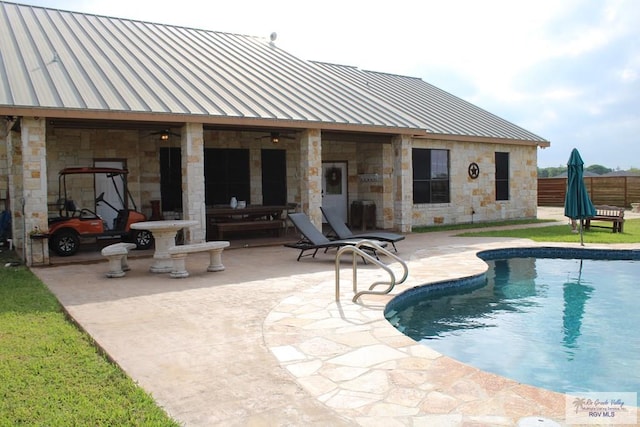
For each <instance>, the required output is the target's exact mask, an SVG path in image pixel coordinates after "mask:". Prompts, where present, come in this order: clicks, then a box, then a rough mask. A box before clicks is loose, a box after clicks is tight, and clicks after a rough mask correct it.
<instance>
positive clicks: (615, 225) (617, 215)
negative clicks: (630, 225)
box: [582, 205, 624, 233]
mask: <svg viewBox="0 0 640 427" xmlns="http://www.w3.org/2000/svg"><path fill="white" fill-rule="evenodd" d="M595 208H596V215H595V216H592V217H591V218H585V219H583V220H582V226H583V227H584V229H585V230H588V229H589V228H591V227H600V228H612V229H613V232H614V233H622V230H623V228H624V208H618V207H616V206H605V205H603V206H595ZM591 221H609V222H611V227H608V226H606V225H592V224H591Z"/></svg>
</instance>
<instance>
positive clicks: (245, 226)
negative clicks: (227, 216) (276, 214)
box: [211, 219, 285, 240]
mask: <svg viewBox="0 0 640 427" xmlns="http://www.w3.org/2000/svg"><path fill="white" fill-rule="evenodd" d="M211 226H212V227H214V228H215V230H216V234H215V236H216V239H219V240H222V239H223V238H224V233H225V232H229V231H258V230H275V231H276V232H277V233H278V235H280V233H281V232H282V230H283V229H284V226H285V223H284V220H282V219H272V220H256V221H230V222H214V223H211Z"/></svg>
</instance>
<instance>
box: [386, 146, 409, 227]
mask: <svg viewBox="0 0 640 427" xmlns="http://www.w3.org/2000/svg"><path fill="white" fill-rule="evenodd" d="M391 145H392V147H393V159H394V166H393V194H394V209H393V210H394V229H396V230H399V231H400V232H403V233H408V232H410V231H411V225H412V213H413V173H412V171H413V169H412V168H413V166H412V163H411V145H412V144H411V137H410V136H408V135H397V136H395V137H394V138H393V140H392V142H391Z"/></svg>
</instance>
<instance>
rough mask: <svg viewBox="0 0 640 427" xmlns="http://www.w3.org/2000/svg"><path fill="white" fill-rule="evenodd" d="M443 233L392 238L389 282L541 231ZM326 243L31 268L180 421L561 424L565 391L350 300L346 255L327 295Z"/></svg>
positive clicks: (544, 213)
mask: <svg viewBox="0 0 640 427" xmlns="http://www.w3.org/2000/svg"><path fill="white" fill-rule="evenodd" d="M632 215H633V214H630V215H629V217H632ZM635 215H636V216H637V217H640V214H635ZM539 217H540V218H553V219H558V220H559V221H564V223H566V219H563V218H562V212H561V210H559V209H548V208H545V209H540V210H539ZM452 234H454V233H452V232H436V233H425V234H410V235H408V236H407V238H406V240H404V241H402V242H400V243H399V244H398V248H399V256H400V257H401V258H403V259H404V260H405V261H406V262H407V263H408V265H409V278H408V280H407V282H406V283H404V284H402V285H400V286H398V287H397V288H396V289H395V290H394V291H393V292H392V294H397V293H399V292H402V291H403V290H406V289H408V288H410V287H413V286H416V285H420V284H424V283H428V282H433V281H440V280H445V279H452V278H457V277H465V276H469V275H474V274H478V273H481V272H483V271H484V269H485V264H484V262H482V261H481V260H479V259H478V258H477V257H476V256H475V253H476V252H477V251H479V250H483V249H489V248H501V247H521V246H535V245H537V244H535V243H533V242H531V241H528V240H512V239H496V238H492V239H488V238H461V237H452ZM546 246H549V245H548V244H546ZM563 246H575V247H579V243H576V244H574V245H563ZM619 247H621V248H622V247H623V246H619ZM624 247H625V248H629V247H632V248H635V249H640V244H636V245H624ZM334 255H335V251H334V252H330V253H328V254H318V256H317V257H316V258H315V259H312V258H303V259H302V260H301V261H300V262H296V260H295V259H296V256H297V253H296V252H295V251H294V250H292V249H289V248H285V247H283V246H282V245H278V246H265V247H251V246H250V247H238V246H236V248H235V249H229V250H225V251H224V253H223V263H224V265H225V266H226V270H225V271H223V272H216V273H207V272H206V271H205V269H206V266H207V264H208V255H207V254H191V255H190V256H189V257H188V258H187V267H188V270H189V272H190V273H191V276H190V277H189V278H187V279H172V278H170V277H169V275H168V274H167V275H161V274H152V273H150V272H149V271H148V270H149V266H150V264H151V258H150V256H145V257H138V258H132V259H130V260H129V265H130V266H131V271H129V272H127V275H126V276H125V277H123V278H118V279H108V278H106V277H105V273H106V271H107V262H106V261H105V260H98V261H95V262H84V263H72V264H66V265H61V264H58V265H55V266H53V267H42V268H34V269H33V271H34V272H35V273H36V274H37V275H38V276H39V277H40V278H41V279H42V280H43V282H45V283H46V284H47V286H48V287H49V288H50V289H51V291H52V292H53V293H54V294H55V295H56V296H57V298H58V299H59V300H60V302H61V303H62V304H63V305H64V307H65V309H66V310H67V311H68V313H69V314H70V315H71V316H72V317H73V318H74V319H75V321H76V322H77V323H78V324H79V325H80V326H81V327H82V328H84V329H85V330H86V331H87V332H88V333H89V334H90V335H91V336H92V337H93V338H94V339H95V341H96V342H97V344H98V345H99V346H100V347H101V348H102V349H104V351H105V352H106V353H107V354H108V355H109V356H110V357H111V358H112V359H113V360H114V361H115V362H117V363H118V364H119V365H120V366H121V367H122V369H124V370H125V371H126V372H127V373H128V374H129V375H130V376H131V378H133V379H134V380H135V381H136V382H137V383H138V384H139V385H140V386H141V387H142V388H144V389H145V390H146V391H148V392H149V393H150V394H151V395H152V396H153V397H154V398H155V400H156V401H157V402H158V404H159V405H160V406H162V407H163V408H164V409H165V410H166V411H167V412H168V413H169V415H170V416H172V417H173V418H175V419H176V420H177V421H178V422H180V423H181V424H184V425H186V426H212V425H225V426H281V425H318V426H319V425H323V426H324V425H331V426H339V425H345V426H346V425H361V426H416V425H425V426H427V425H428V426H431V425H434V426H435V425H437V426H472V425H473V426H502V425H503V426H512V425H516V424H517V423H518V420H520V419H522V418H524V417H530V416H540V417H544V418H547V419H551V420H554V421H556V422H558V423H560V424H563V420H564V417H565V415H564V414H565V398H564V396H563V395H560V394H557V393H553V392H550V391H547V390H542V389H538V388H535V387H531V386H527V385H523V384H519V383H516V382H514V381H511V380H508V379H505V378H502V377H499V376H496V375H492V374H488V373H485V372H482V371H480V370H478V369H476V368H473V367H470V366H468V365H464V364H462V363H459V362H457V361H455V360H452V359H450V358H447V357H445V356H442V355H441V354H439V353H436V352H435V351H432V350H430V349H429V348H427V347H424V346H421V345H418V344H416V343H415V342H413V341H412V340H411V339H409V338H407V337H405V336H404V335H402V334H400V333H399V332H398V331H396V330H395V329H394V328H393V327H392V326H391V325H390V324H389V323H388V322H387V321H386V320H385V319H384V316H383V309H384V305H385V303H386V301H388V299H389V298H390V297H389V296H384V297H381V296H363V297H362V298H361V300H360V301H359V303H358V304H354V303H352V302H351V297H352V295H353V294H352V292H351V282H350V280H351V270H350V265H351V264H350V261H347V258H345V262H344V263H343V264H342V267H341V277H342V285H341V298H340V302H339V303H336V301H335V298H334V291H335V270H334ZM383 259H384V258H383ZM392 268H393V269H394V270H395V271H400V269H399V266H398V265H397V264H393V265H392ZM359 271H360V274H359V276H358V283H359V284H360V288H364V287H366V286H368V284H370V283H371V282H373V281H375V280H378V279H380V278H382V277H384V276H383V275H382V273H381V271H380V270H379V269H376V268H374V267H373V266H362V264H360V269H359Z"/></svg>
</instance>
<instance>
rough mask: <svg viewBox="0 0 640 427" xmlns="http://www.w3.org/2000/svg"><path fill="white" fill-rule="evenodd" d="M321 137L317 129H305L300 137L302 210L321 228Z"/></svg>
mask: <svg viewBox="0 0 640 427" xmlns="http://www.w3.org/2000/svg"><path fill="white" fill-rule="evenodd" d="M321 175H322V138H321V136H320V130H319V129H307V130H305V131H304V132H302V135H301V137H300V201H301V207H302V212H305V213H306V214H307V215H309V218H310V219H311V222H312V223H313V224H314V225H315V226H316V227H318V229H321V227H322V216H321V215H322V213H321V212H320V206H322V180H321V178H322V176H321Z"/></svg>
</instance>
